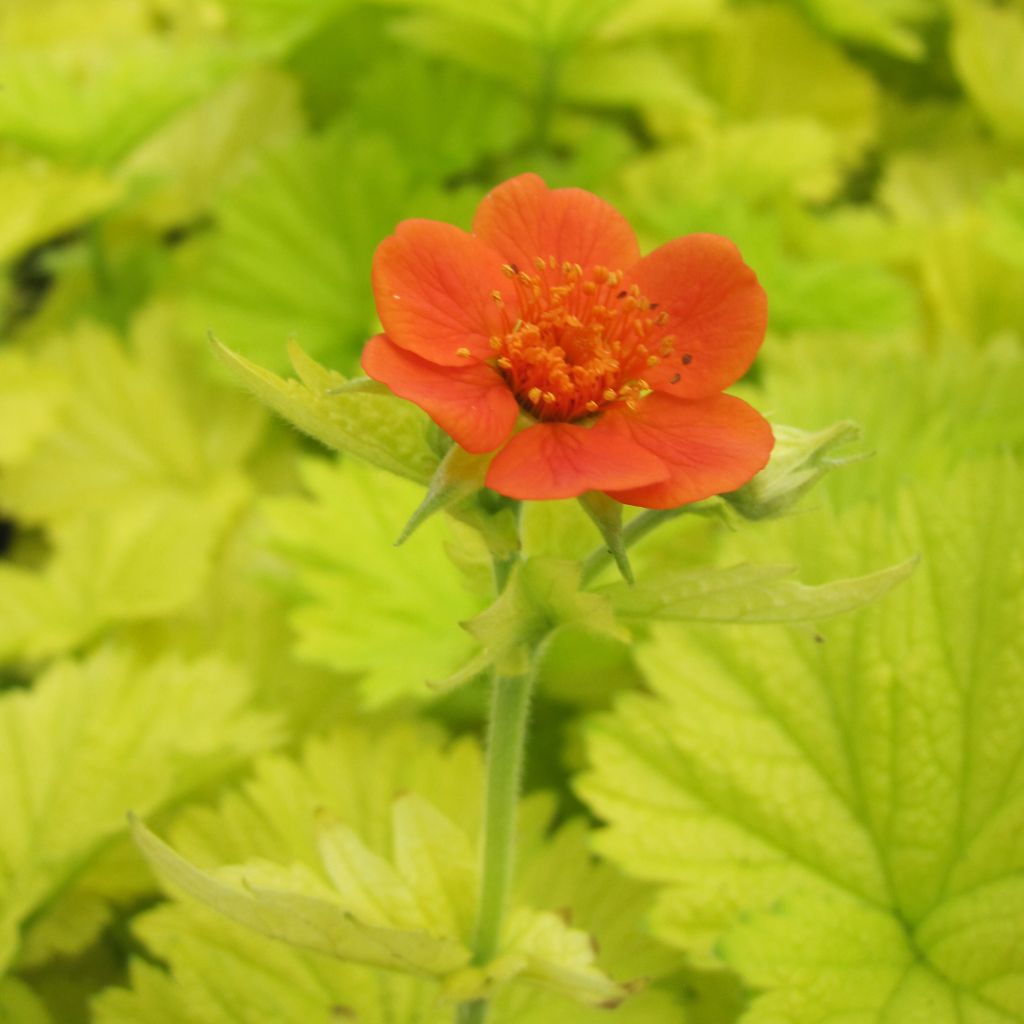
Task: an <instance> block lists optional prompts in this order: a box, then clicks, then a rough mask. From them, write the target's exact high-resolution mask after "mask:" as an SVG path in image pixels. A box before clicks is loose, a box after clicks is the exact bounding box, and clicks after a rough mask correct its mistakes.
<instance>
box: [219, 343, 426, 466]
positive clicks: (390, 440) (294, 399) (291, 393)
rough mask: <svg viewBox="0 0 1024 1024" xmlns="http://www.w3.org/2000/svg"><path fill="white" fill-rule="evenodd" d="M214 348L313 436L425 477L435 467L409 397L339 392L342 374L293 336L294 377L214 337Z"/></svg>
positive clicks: (259, 393) (290, 351) (268, 401)
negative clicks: (304, 348) (274, 370)
mask: <svg viewBox="0 0 1024 1024" xmlns="http://www.w3.org/2000/svg"><path fill="white" fill-rule="evenodd" d="M213 345H214V351H215V352H216V353H217V356H218V357H219V358H220V360H221V361H222V362H223V363H224V364H225V366H227V367H228V369H229V370H231V372H232V373H233V374H234V375H235V377H237V378H238V380H239V381H241V383H243V384H244V385H245V386H246V387H247V388H248V389H249V390H250V391H251V392H252V393H253V394H254V395H255V396H256V397H257V398H258V399H260V401H262V402H264V403H265V404H266V405H268V406H269V407H270V408H271V409H273V410H274V412H276V413H278V414H279V415H281V416H283V417H284V418H285V419H286V420H288V422H289V423H291V424H292V425H293V426H296V427H298V428H299V430H302V431H303V432H305V433H307V434H309V435H310V436H311V437H315V438H316V439H317V440H318V441H321V442H322V443H323V444H326V445H328V446H329V447H331V448H336V449H337V450H338V451H341V452H347V453H349V454H351V455H355V456H358V457H359V458H361V459H365V460H366V461H367V462H371V463H373V464H374V465H376V466H380V467H382V468H383V469H386V470H388V471H390V472H392V473H396V474H397V475H398V476H403V477H406V478H407V479H410V480H415V481H417V482H421V483H426V482H428V481H429V480H430V479H431V476H432V475H433V473H434V471H435V469H436V468H437V464H438V458H437V455H436V454H435V453H434V452H433V451H432V450H431V449H430V447H429V445H428V443H427V427H428V424H429V421H428V420H427V418H426V416H425V415H424V414H423V413H421V412H420V410H419V409H417V408H416V406H415V405H413V404H412V402H405V401H403V400H401V399H399V398H395V397H394V396H392V395H377V394H372V393H369V392H367V393H362V392H354V393H340V392H339V388H341V387H343V386H344V384H345V383H346V381H345V378H344V377H343V376H342V375H341V374H340V373H337V372H336V371H334V370H328V369H326V368H325V367H323V366H321V365H320V364H319V363H317V362H316V361H315V360H313V359H311V358H310V357H309V356H308V355H306V353H305V352H303V351H302V349H301V348H299V346H298V345H296V344H295V343H294V342H293V343H291V344H290V345H289V346H288V354H289V357H290V358H291V361H292V366H293V367H294V368H295V372H296V373H297V374H298V376H299V380H284V379H282V378H281V377H278V376H277V374H275V373H272V372H271V371H270V370H267V369H264V368H263V367H262V366H257V365H256V364H255V363H251V362H249V360H248V359H245V358H244V357H243V356H240V355H239V354H238V353H237V352H233V351H232V350H231V349H229V348H228V347H227V346H226V345H222V344H221V343H220V342H218V341H216V340H215V341H214V342H213Z"/></svg>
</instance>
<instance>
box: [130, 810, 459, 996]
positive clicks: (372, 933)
mask: <svg viewBox="0 0 1024 1024" xmlns="http://www.w3.org/2000/svg"><path fill="white" fill-rule="evenodd" d="M132 831H133V834H134V836H135V841H136V842H137V843H138V844H139V847H140V848H141V850H142V852H143V853H144V854H145V855H146V858H147V859H148V860H149V862H150V864H152V865H153V867H154V868H156V869H157V871H158V872H159V874H160V875H161V877H162V878H164V879H165V880H166V881H168V882H170V883H171V884H172V885H173V886H174V887H175V888H176V889H181V890H182V891H183V892H185V893H187V894H188V895H189V896H191V897H193V898H194V899H197V900H199V901H200V902H202V903H205V904H206V905H207V906H209V907H211V908H212V909H213V910H216V911H217V912H218V913H221V914H224V915H225V916H226V917H229V918H231V920H233V921H237V922H238V923H239V924H241V925H243V926H245V927H246V928H249V929H251V930H252V931H255V932H258V933H259V934H260V935H266V936H268V937H269V938H273V939H279V940H280V941H282V942H286V943H288V944H289V945H292V946H296V947H298V948H299V949H306V950H313V951H315V952H319V953H326V954H327V955H328V956H334V957H337V958H338V959H340V960H346V961H349V962H352V963H360V964H367V965H370V966H373V967H384V968H388V969H390V970H400V971H405V972H406V973H409V974H414V975H427V976H430V975H444V974H448V973H450V972H453V971H456V970H458V969H459V968H460V967H462V966H464V965H465V964H466V963H467V962H468V961H469V956H470V954H469V950H468V949H466V947H465V946H463V945H462V944H461V943H460V942H458V941H457V940H455V939H453V938H448V937H446V936H434V935H431V934H430V933H429V932H428V931H427V930H426V929H416V928H415V927H414V926H410V925H409V924H407V923H406V922H402V925H404V927H402V926H401V925H400V926H398V927H395V926H394V925H392V924H391V922H392V920H393V918H392V915H391V914H389V913H388V912H387V910H388V909H390V906H388V908H387V909H385V911H384V913H383V914H382V915H381V916H382V917H383V921H384V922H385V923H382V924H379V925H378V924H371V923H370V922H369V921H367V920H365V918H366V917H367V916H369V915H366V914H365V913H361V912H360V909H361V908H359V906H358V904H356V905H355V906H353V902H352V901H351V893H350V892H344V891H343V892H340V893H337V894H336V893H334V892H332V891H331V889H330V888H329V887H328V886H325V885H324V884H323V883H322V882H320V881H319V880H318V879H317V878H316V876H315V875H313V874H312V873H311V872H310V871H309V869H300V868H299V867H298V866H294V867H292V868H291V869H287V870H286V869H284V868H278V867H276V866H274V865H271V864H262V863H253V864H247V865H245V866H239V867H236V868H229V869H224V870H222V871H221V872H219V873H218V874H217V875H212V874H209V873H207V872H204V871H200V870H199V869H198V868H196V867H193V866H192V865H191V864H189V862H188V861H186V860H184V859H183V858H182V857H180V856H178V854H176V853H175V852H174V851H173V850H172V849H171V848H170V847H169V846H167V844H166V843H162V842H161V841H160V840H159V839H157V838H156V836H154V835H153V834H152V833H151V832H149V831H148V830H147V829H145V828H144V827H143V826H141V825H140V824H139V823H138V822H135V823H134V824H133V827H132ZM325 852H326V856H327V858H328V859H327V861H326V863H327V867H328V870H329V871H330V870H331V868H332V867H335V868H336V870H344V869H347V871H348V872H349V873H353V869H354V868H355V869H356V870H358V869H359V868H363V869H364V871H365V873H366V877H365V884H367V885H370V886H373V887H377V886H381V885H384V886H386V887H385V888H382V889H380V890H378V897H379V898H381V899H382V900H385V901H387V903H388V904H389V905H390V904H391V903H393V902H400V901H401V897H402V895H403V894H402V892H401V891H398V892H396V891H394V888H393V886H394V883H395V882H396V881H397V880H396V878H395V877H394V876H393V875H390V874H388V872H387V871H385V870H382V869H381V868H380V867H379V866H378V867H377V870H373V867H367V866H366V865H358V867H357V866H356V865H351V864H346V865H344V868H342V867H341V866H336V865H335V861H334V860H333V859H332V857H333V855H334V851H333V850H332V848H331V847H330V846H328V847H327V848H326V851H325ZM337 856H338V857H340V856H342V855H341V854H337ZM371 856H372V855H371ZM356 877H358V876H356ZM346 896H348V897H349V900H346Z"/></svg>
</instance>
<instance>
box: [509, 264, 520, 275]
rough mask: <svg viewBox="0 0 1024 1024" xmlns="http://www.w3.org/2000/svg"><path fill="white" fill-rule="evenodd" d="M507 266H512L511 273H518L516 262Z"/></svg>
mask: <svg viewBox="0 0 1024 1024" xmlns="http://www.w3.org/2000/svg"><path fill="white" fill-rule="evenodd" d="M509 266H510V267H511V268H512V273H513V274H518V273H519V267H517V266H516V264H514V263H510V264H509Z"/></svg>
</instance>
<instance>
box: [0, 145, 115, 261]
mask: <svg viewBox="0 0 1024 1024" xmlns="http://www.w3.org/2000/svg"><path fill="white" fill-rule="evenodd" d="M0 160H2V158H0ZM120 192H121V186H120V185H119V184H118V183H117V182H115V181H113V180H111V179H110V178H109V177H107V176H106V175H104V174H102V173H101V172H99V171H93V170H82V171H77V170H72V169H69V168H66V167H59V166H57V165H56V164H50V163H47V162H46V161H43V160H39V159H38V158H36V159H31V160H29V159H24V160H18V161H14V160H2V163H0V195H2V196H3V197H4V202H3V207H2V209H0V263H6V262H7V261H8V260H12V259H14V258H16V257H17V256H19V255H20V254H21V253H22V252H24V251H25V250H26V249H28V248H29V247H30V246H32V245H35V244H36V243H37V242H42V241H45V240H46V239H48V238H52V237H53V236H54V235H59V234H60V233H61V232H64V231H68V230H70V229H71V228H74V227H76V226H77V225H78V224H81V223H82V222H83V221H87V220H89V218H91V217H92V216H93V215H94V214H97V213H99V212H100V211H101V210H103V209H105V208H106V207H108V206H109V205H110V204H111V203H112V202H114V200H115V199H117V197H118V196H119V195H120Z"/></svg>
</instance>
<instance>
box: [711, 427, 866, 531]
mask: <svg viewBox="0 0 1024 1024" xmlns="http://www.w3.org/2000/svg"><path fill="white" fill-rule="evenodd" d="M772 429H773V431H774V433H775V447H774V448H773V449H772V455H771V458H770V459H769V460H768V465H767V466H765V468H764V469H762V470H761V472H760V473H758V474H757V475H756V476H755V477H754V478H753V479H752V480H750V481H749V482H748V483H746V484H744V485H743V486H742V487H740V488H739V489H738V490H735V491H732V492H730V493H729V494H723V495H722V497H723V498H725V500H726V501H728V502H729V504H730V505H732V507H733V508H734V509H736V511H737V512H739V514H740V515H741V516H743V517H744V518H746V519H770V518H774V517H775V516H780V515H783V514H784V513H786V512H788V511H789V509H790V507H791V506H792V505H795V504H796V502H797V501H799V500H800V498H801V497H802V496H803V494H804V492H805V491H808V490H810V489H811V487H813V486H814V485H815V484H816V483H817V482H818V481H819V480H820V479H821V478H822V477H823V476H824V475H825V474H826V473H827V472H828V471H829V470H830V469H834V468H836V467H837V466H842V465H845V464H846V463H848V462H856V461H859V460H860V459H862V458H864V455H860V454H859V455H854V456H850V457H848V458H843V459H835V458H829V457H828V453H829V452H830V451H832V449H833V448H838V447H841V446H842V445H844V444H849V443H850V442H851V441H855V440H856V439H857V438H858V437H860V428H859V427H858V426H857V425H856V424H855V423H852V422H850V421H849V420H841V421H840V422H838V423H833V424H832V426H830V427H826V428H825V429H824V430H819V431H816V432H811V431H807V430H800V429H799V428H797V427H786V426H774V425H773V427H772Z"/></svg>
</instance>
